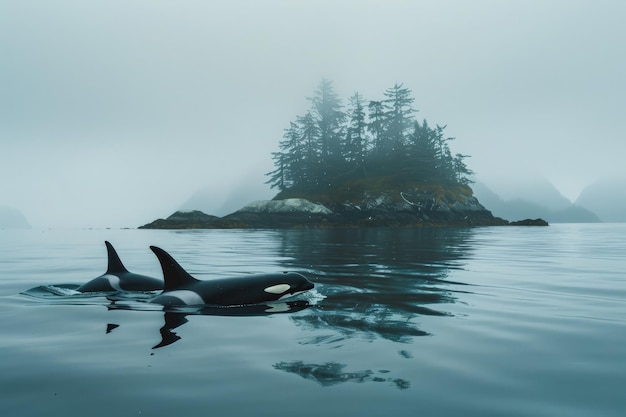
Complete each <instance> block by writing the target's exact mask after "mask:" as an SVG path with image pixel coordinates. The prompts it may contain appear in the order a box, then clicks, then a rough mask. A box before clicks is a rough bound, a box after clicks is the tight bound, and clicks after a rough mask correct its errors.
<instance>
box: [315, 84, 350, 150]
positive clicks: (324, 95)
mask: <svg viewBox="0 0 626 417" xmlns="http://www.w3.org/2000/svg"><path fill="white" fill-rule="evenodd" d="M311 102H312V103H313V107H312V113H313V116H314V118H315V120H316V122H317V126H318V130H319V138H318V140H319V150H320V153H321V159H322V162H326V161H328V160H330V159H333V157H336V156H341V132H342V130H343V122H344V120H345V114H344V113H343V112H342V111H341V107H342V106H341V100H340V99H339V97H338V96H337V93H336V92H335V89H334V87H333V84H332V82H331V81H329V80H327V79H323V80H322V81H321V82H320V84H319V86H318V88H317V90H316V92H315V96H314V97H313V98H312V99H311Z"/></svg>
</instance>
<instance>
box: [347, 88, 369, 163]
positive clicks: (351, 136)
mask: <svg viewBox="0 0 626 417" xmlns="http://www.w3.org/2000/svg"><path fill="white" fill-rule="evenodd" d="M348 102H349V107H348V113H347V115H348V126H347V129H346V141H345V144H344V152H343V154H344V158H345V160H346V162H348V163H349V164H350V165H351V166H353V167H354V168H355V169H356V170H360V171H362V172H365V158H366V156H367V151H368V143H367V136H366V129H367V123H366V121H365V118H366V115H365V107H364V105H363V102H364V100H363V97H362V96H361V95H360V94H359V93H354V95H352V97H350V98H349V99H348Z"/></svg>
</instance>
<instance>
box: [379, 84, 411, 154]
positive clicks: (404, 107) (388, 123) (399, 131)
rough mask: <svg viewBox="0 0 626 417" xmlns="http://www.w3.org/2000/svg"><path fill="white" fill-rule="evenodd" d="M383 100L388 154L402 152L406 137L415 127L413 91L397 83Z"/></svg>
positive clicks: (388, 90) (386, 93)
mask: <svg viewBox="0 0 626 417" xmlns="http://www.w3.org/2000/svg"><path fill="white" fill-rule="evenodd" d="M384 94H385V97H386V99H385V100H383V106H384V113H383V120H384V127H385V144H384V146H385V148H386V152H387V153H396V152H402V149H403V147H404V145H405V143H406V137H407V135H408V133H409V131H410V129H411V127H412V126H413V113H415V110H414V109H413V107H412V105H413V101H415V99H414V98H413V97H411V90H409V89H408V88H405V87H404V86H403V85H402V84H398V83H396V84H395V85H394V86H393V87H391V88H389V89H387V90H386V91H385V93H384Z"/></svg>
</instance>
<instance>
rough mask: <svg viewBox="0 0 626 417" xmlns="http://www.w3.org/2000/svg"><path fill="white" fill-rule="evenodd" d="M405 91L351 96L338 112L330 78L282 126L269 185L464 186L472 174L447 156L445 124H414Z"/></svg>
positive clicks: (396, 88) (397, 86)
mask: <svg viewBox="0 0 626 417" xmlns="http://www.w3.org/2000/svg"><path fill="white" fill-rule="evenodd" d="M411 94H412V93H411V90H410V89H408V88H406V87H404V86H403V84H398V83H396V84H395V85H394V86H393V87H391V88H389V89H387V90H386V91H385V92H384V98H383V99H382V100H366V99H365V98H364V97H363V96H362V95H361V94H360V93H358V92H357V93H354V94H353V95H352V96H351V97H350V98H349V99H348V105H347V106H346V107H345V108H344V106H343V104H342V101H341V99H340V98H339V96H338V95H337V93H336V92H335V90H334V87H333V84H332V82H331V81H329V80H326V79H324V80H322V81H321V82H320V84H319V86H318V88H317V90H316V91H315V93H314V96H313V97H311V98H309V99H308V100H309V101H310V102H311V107H310V109H309V110H308V111H307V112H306V114H304V115H303V116H297V117H296V120H295V121H292V122H290V123H289V127H288V128H287V129H285V133H284V135H283V138H282V140H281V141H280V142H279V149H280V150H279V151H278V152H274V153H272V159H273V161H274V166H275V169H274V170H273V171H272V172H269V173H268V174H267V175H268V176H269V180H268V181H267V183H268V184H270V185H271V186H272V188H278V189H279V190H281V191H283V190H287V189H301V190H320V189H325V188H332V187H333V186H336V185H339V184H341V183H344V182H346V181H350V180H354V179H358V178H367V177H383V176H384V177H393V178H394V179H396V180H397V181H398V182H412V183H415V182H417V183H429V184H433V183H434V184H443V185H457V184H468V183H470V182H471V181H470V180H469V178H468V176H469V175H471V174H472V172H471V171H470V170H469V169H468V168H467V166H466V164H465V162H464V159H465V158H466V157H467V155H461V154H456V155H452V152H451V151H450V147H449V146H448V142H450V141H451V140H453V139H454V138H450V137H445V135H444V129H445V126H439V125H435V126H434V127H431V126H430V125H429V124H428V122H427V121H426V120H425V119H424V120H423V121H422V122H421V123H420V122H418V121H417V120H416V119H415V113H416V110H415V109H414V108H413V102H414V98H413V97H412V95H411Z"/></svg>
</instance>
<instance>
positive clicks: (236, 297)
mask: <svg viewBox="0 0 626 417" xmlns="http://www.w3.org/2000/svg"><path fill="white" fill-rule="evenodd" d="M150 249H151V250H152V252H154V254H155V255H156V256H157V258H158V259H159V262H160V263H161V267H162V269H163V279H164V281H165V287H164V289H163V292H162V293H161V294H159V295H157V296H156V297H154V298H153V299H151V300H149V302H151V303H156V304H161V305H163V306H165V307H173V306H198V305H211V306H244V305H252V304H261V303H266V302H272V301H277V300H282V299H285V298H289V297H292V296H294V295H296V294H299V293H302V292H304V291H308V290H310V289H312V288H313V287H314V285H313V283H312V282H311V281H309V280H308V279H306V278H305V277H304V275H302V274H299V273H297V272H283V273H275V274H257V275H244V276H241V277H234V278H218V279H212V280H207V281H201V280H198V279H196V278H194V277H192V276H191V275H190V274H189V273H188V272H187V271H185V270H184V269H183V267H181V266H180V265H179V264H178V262H176V261H175V260H174V258H172V256H171V255H170V254H169V253H167V252H165V251H164V250H163V249H161V248H158V247H156V246H150Z"/></svg>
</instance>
